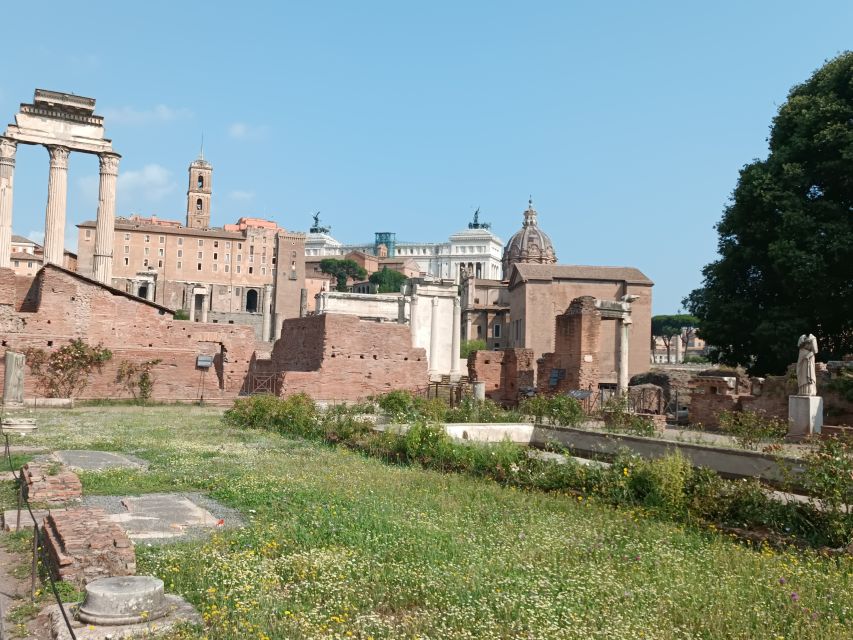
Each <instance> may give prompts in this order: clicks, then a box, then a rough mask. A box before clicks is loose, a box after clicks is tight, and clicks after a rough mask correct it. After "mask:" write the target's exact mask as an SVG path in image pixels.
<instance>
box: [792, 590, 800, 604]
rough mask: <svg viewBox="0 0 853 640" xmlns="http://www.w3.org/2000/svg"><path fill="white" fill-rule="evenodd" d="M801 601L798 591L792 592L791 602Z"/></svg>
mask: <svg viewBox="0 0 853 640" xmlns="http://www.w3.org/2000/svg"><path fill="white" fill-rule="evenodd" d="M799 600H800V594H799V593H797V592H796V591H792V592H791V602H798V601H799Z"/></svg>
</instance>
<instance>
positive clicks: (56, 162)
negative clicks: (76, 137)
mask: <svg viewBox="0 0 853 640" xmlns="http://www.w3.org/2000/svg"><path fill="white" fill-rule="evenodd" d="M47 152H48V153H49V154H50V175H49V177H48V179H47V211H46V212H45V217H44V263H45V264H47V263H48V262H50V263H52V264H55V265H58V266H60V267H61V266H62V258H63V253H64V252H65V208H66V202H67V199H68V154H69V153H70V152H71V150H70V149H69V148H68V147H63V146H62V145H58V144H49V145H47Z"/></svg>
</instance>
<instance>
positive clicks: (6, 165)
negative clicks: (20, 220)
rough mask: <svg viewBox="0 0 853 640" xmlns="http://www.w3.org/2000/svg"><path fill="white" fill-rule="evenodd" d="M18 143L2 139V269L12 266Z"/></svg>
mask: <svg viewBox="0 0 853 640" xmlns="http://www.w3.org/2000/svg"><path fill="white" fill-rule="evenodd" d="M17 150H18V143H17V142H15V141H14V140H10V139H9V138H0V269H2V268H6V269H8V268H9V267H11V266H12V261H11V254H12V195H13V187H14V184H15V152H16V151H17Z"/></svg>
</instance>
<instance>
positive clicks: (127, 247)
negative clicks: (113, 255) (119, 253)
mask: <svg viewBox="0 0 853 640" xmlns="http://www.w3.org/2000/svg"><path fill="white" fill-rule="evenodd" d="M124 252H125V253H130V247H129V246H127V245H124Z"/></svg>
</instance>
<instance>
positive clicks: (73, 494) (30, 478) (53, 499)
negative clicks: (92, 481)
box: [21, 462, 83, 504]
mask: <svg viewBox="0 0 853 640" xmlns="http://www.w3.org/2000/svg"><path fill="white" fill-rule="evenodd" d="M21 474H22V475H23V478H24V482H26V483H27V497H28V499H29V500H30V501H31V502H46V503H49V504H61V503H64V502H70V501H72V500H79V499H80V498H82V497H83V485H82V484H81V483H80V478H78V477H77V474H76V473H74V472H72V471H59V470H54V469H51V468H50V467H49V466H48V465H42V464H35V463H33V462H29V463H27V464H25V465H24V466H23V467H22V468H21Z"/></svg>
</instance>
